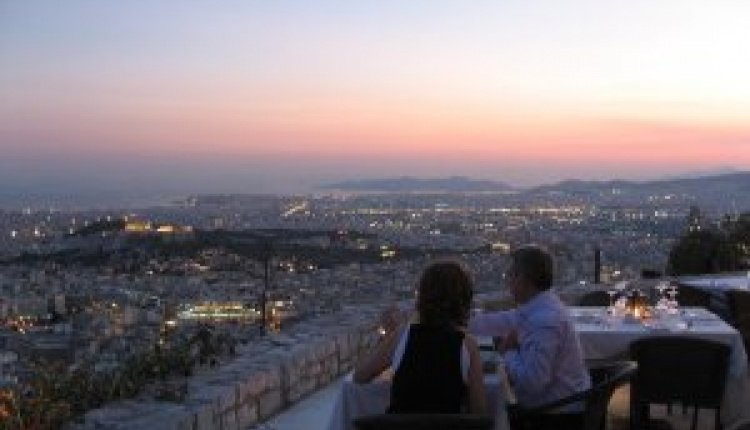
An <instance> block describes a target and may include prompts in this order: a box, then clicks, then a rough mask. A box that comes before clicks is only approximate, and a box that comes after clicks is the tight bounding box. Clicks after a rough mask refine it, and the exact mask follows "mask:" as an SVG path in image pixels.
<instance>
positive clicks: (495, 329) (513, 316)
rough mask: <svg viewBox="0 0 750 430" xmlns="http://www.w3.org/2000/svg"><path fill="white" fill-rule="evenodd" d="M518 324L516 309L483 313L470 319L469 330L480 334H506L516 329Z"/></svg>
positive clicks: (493, 335)
mask: <svg viewBox="0 0 750 430" xmlns="http://www.w3.org/2000/svg"><path fill="white" fill-rule="evenodd" d="M517 326H518V312H517V311H515V310H511V311H501V312H487V313H481V314H479V315H475V316H474V317H472V318H471V319H470V320H469V331H470V332H471V333H473V334H475V335H478V336H492V337H495V336H506V335H507V334H509V333H512V332H514V331H516V327H517Z"/></svg>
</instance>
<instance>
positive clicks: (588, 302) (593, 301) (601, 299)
mask: <svg viewBox="0 0 750 430" xmlns="http://www.w3.org/2000/svg"><path fill="white" fill-rule="evenodd" d="M611 300H612V298H611V297H610V296H609V294H608V293H607V292H606V291H601V290H599V291H591V292H588V293H586V294H584V295H583V296H582V297H581V298H580V299H578V306H602V307H606V306H609V305H610V301H611Z"/></svg>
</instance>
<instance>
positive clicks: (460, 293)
mask: <svg viewBox="0 0 750 430" xmlns="http://www.w3.org/2000/svg"><path fill="white" fill-rule="evenodd" d="M472 284H473V281H472V279H471V275H470V274H469V271H468V270H467V269H466V267H464V265H463V264H461V263H460V262H458V261H455V260H440V261H436V262H434V263H432V264H430V265H429V266H427V268H426V269H425V270H424V272H422V277H421V278H420V279H419V285H418V288H417V311H418V312H419V321H420V322H421V323H424V324H430V325H445V324H448V325H455V326H465V325H466V324H467V322H468V320H469V311H470V309H471V300H472V297H473V295H474V291H473V287H472Z"/></svg>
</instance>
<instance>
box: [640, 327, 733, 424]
mask: <svg viewBox="0 0 750 430" xmlns="http://www.w3.org/2000/svg"><path fill="white" fill-rule="evenodd" d="M729 352H730V351H729V346H727V345H724V344H722V343H718V342H714V341H710V340H705V339H698V338H690V337H683V336H660V337H650V338H644V339H639V340H637V341H635V342H633V343H632V344H631V345H630V358H631V359H633V360H635V361H636V362H637V363H638V372H637V373H636V375H635V377H634V378H633V380H632V381H631V384H630V386H631V388H630V423H631V428H634V429H641V428H648V427H649V425H650V423H651V420H650V416H649V409H650V405H652V404H663V405H669V404H672V403H682V404H683V405H685V406H689V407H694V408H695V411H694V412H693V422H692V429H693V430H695V428H696V425H697V422H698V408H709V409H714V410H715V412H716V415H715V427H716V429H720V428H721V422H720V409H721V400H722V398H723V396H724V385H725V384H726V380H727V369H728V366H729Z"/></svg>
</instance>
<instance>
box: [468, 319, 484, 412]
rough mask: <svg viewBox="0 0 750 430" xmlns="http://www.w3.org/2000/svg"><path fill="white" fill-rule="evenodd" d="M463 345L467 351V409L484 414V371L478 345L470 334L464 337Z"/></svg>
mask: <svg viewBox="0 0 750 430" xmlns="http://www.w3.org/2000/svg"><path fill="white" fill-rule="evenodd" d="M464 345H466V350H467V351H468V352H469V411H470V412H471V413H473V414H486V413H487V393H486V391H485V388H484V372H483V370H482V359H481V357H480V355H479V345H478V344H477V340H476V339H475V338H474V336H472V335H470V334H467V335H466V336H465V337H464Z"/></svg>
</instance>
